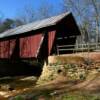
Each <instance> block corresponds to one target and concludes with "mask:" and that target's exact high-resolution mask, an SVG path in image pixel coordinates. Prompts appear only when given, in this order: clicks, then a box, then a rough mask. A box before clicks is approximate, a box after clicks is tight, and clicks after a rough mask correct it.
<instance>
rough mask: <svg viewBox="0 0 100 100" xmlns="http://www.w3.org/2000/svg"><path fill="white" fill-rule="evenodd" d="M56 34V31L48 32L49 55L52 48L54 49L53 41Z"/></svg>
mask: <svg viewBox="0 0 100 100" xmlns="http://www.w3.org/2000/svg"><path fill="white" fill-rule="evenodd" d="M55 35H56V31H50V32H49V33H48V54H49V55H50V53H51V50H52V46H53V43H54V39H55Z"/></svg>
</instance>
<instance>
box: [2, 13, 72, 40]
mask: <svg viewBox="0 0 100 100" xmlns="http://www.w3.org/2000/svg"><path fill="white" fill-rule="evenodd" d="M69 14H70V12H67V13H63V14H61V15H58V16H54V17H50V18H47V19H43V20H40V21H36V22H32V23H29V24H26V25H22V26H18V27H16V28H14V29H10V30H7V31H5V32H3V33H0V38H5V37H9V36H13V35H18V34H22V33H25V32H28V31H32V30H38V29H40V28H44V27H48V26H52V25H56V23H57V22H58V21H60V20H61V19H63V18H64V17H66V16H67V15H69Z"/></svg>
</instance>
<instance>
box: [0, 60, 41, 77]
mask: <svg viewBox="0 0 100 100" xmlns="http://www.w3.org/2000/svg"><path fill="white" fill-rule="evenodd" d="M41 71H42V67H41V65H40V64H35V65H33V64H30V63H28V62H24V61H21V60H18V61H10V60H0V77H2V76H19V75H29V76H30V75H34V76H39V75H40V74H41Z"/></svg>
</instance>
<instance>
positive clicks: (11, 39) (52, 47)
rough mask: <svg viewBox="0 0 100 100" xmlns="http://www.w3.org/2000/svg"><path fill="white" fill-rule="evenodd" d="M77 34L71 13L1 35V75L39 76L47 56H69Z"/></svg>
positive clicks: (77, 30) (78, 33)
mask: <svg viewBox="0 0 100 100" xmlns="http://www.w3.org/2000/svg"><path fill="white" fill-rule="evenodd" d="M78 35H80V31H79V29H78V26H77V24H76V22H75V19H74V17H73V15H72V14H71V13H64V14H61V15H58V16H54V17H51V18H48V19H44V20H42V21H37V22H33V23H30V24H28V25H23V26H19V27H17V28H15V29H11V30H8V31H6V32H4V33H1V34H0V75H16V74H17V75H23V74H25V75H26V74H27V75H28V74H29V75H30V74H34V73H35V75H40V73H41V71H42V65H43V64H44V61H47V59H48V56H50V55H57V54H66V53H72V52H73V50H72V49H73V48H74V46H70V47H68V46H67V45H74V44H75V42H76V37H77V36H78Z"/></svg>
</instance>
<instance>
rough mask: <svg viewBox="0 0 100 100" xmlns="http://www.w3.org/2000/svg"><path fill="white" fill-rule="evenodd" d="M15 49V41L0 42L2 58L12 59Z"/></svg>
mask: <svg viewBox="0 0 100 100" xmlns="http://www.w3.org/2000/svg"><path fill="white" fill-rule="evenodd" d="M14 47H15V40H14V39H13V40H7V41H1V42H0V58H10V57H11V55H12V54H13V50H14Z"/></svg>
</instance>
